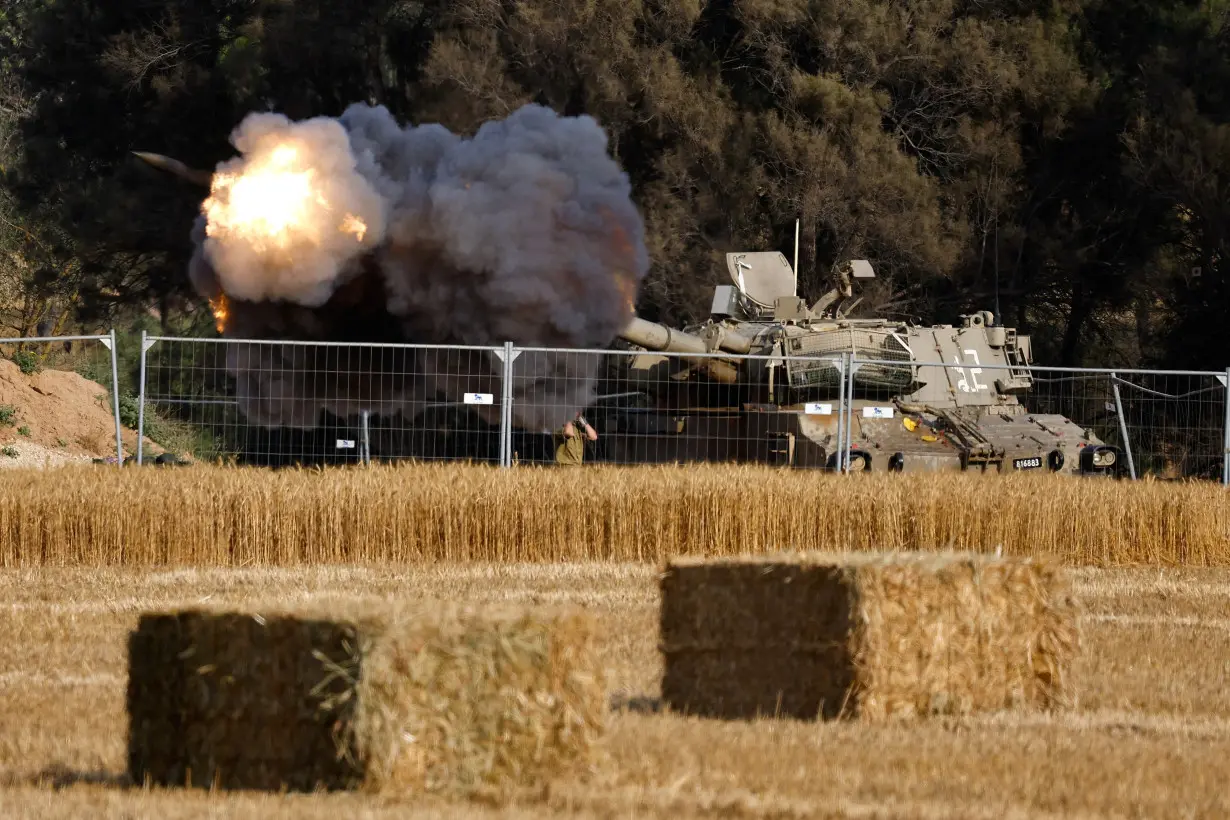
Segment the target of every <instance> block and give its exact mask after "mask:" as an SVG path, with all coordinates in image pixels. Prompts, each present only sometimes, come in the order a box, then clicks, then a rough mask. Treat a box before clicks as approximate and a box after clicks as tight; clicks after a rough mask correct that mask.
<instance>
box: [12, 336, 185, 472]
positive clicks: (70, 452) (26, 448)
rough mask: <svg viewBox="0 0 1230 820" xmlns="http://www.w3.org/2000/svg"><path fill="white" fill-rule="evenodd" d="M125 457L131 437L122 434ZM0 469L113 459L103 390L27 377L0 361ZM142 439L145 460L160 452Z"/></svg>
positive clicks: (56, 373)
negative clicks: (93, 459)
mask: <svg viewBox="0 0 1230 820" xmlns="http://www.w3.org/2000/svg"><path fill="white" fill-rule="evenodd" d="M121 439H122V440H123V442H124V455H125V456H128V455H132V454H135V453H136V448H137V434H136V432H134V431H132V430H128V429H124V430H123V431H122V434H121ZM0 448H4V449H3V450H2V451H0V468H2V467H22V466H42V465H43V464H44V463H46V464H63V463H69V462H78V461H81V462H88V461H89V460H90V459H92V458H112V459H114V458H115V411H114V408H113V405H112V403H111V397H110V395H109V394H108V392H107V388H105V387H103V386H102V385H101V384H99V383H98V382H92V381H90V380H89V379H86V378H84V377H82V376H80V375H78V374H76V373H71V372H68V371H64V370H44V371H42V372H40V373H35V374H33V375H30V376H27V375H26V374H25V373H22V372H21V370H20V369H19V368H18V367H17V365H16V364H14V363H13V362H11V361H9V360H7V359H0ZM162 449H163V448H161V447H159V446H158V445H157V444H155V443H154V442H152V441H150V440H149V437H148V436H147V437H146V438H145V446H144V450H145V453H146V454H149V455H154V454H157V453H161V452H162Z"/></svg>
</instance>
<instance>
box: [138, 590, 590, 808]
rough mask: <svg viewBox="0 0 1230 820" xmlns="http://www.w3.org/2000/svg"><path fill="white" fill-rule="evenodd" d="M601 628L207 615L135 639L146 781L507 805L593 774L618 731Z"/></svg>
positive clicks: (503, 620)
mask: <svg viewBox="0 0 1230 820" xmlns="http://www.w3.org/2000/svg"><path fill="white" fill-rule="evenodd" d="M595 637H596V631H595V629H594V623H593V621H592V619H591V618H590V617H589V616H588V615H586V614H585V613H574V612H566V611H551V612H543V611H528V610H513V609H508V608H503V609H488V610H480V611H473V610H470V609H463V608H460V607H456V606H452V607H448V608H446V609H444V610H439V609H437V610H436V611H427V610H425V609H423V608H419V609H415V610H412V609H409V608H401V609H390V610H388V611H385V612H381V613H375V614H363V615H356V616H355V617H349V618H347V617H308V616H306V615H302V614H298V615H297V614H277V615H274V614H269V615H265V616H264V617H262V616H261V615H258V614H255V613H243V612H211V611H208V610H201V609H198V610H190V611H184V612H178V613H171V614H153V613H147V614H145V615H143V616H142V617H141V619H140V621H139V624H138V627H137V629H136V630H135V631H134V632H133V633H132V634H131V635H130V639H129V680H128V715H129V738H128V763H129V772H130V774H131V776H132V777H133V779H134V782H136V783H143V782H149V783H151V784H155V785H168V786H177V785H192V786H200V787H218V788H223V789H261V790H283V789H285V790H291V791H312V790H340V789H359V790H365V791H378V792H386V793H388V792H392V793H401V794H407V793H409V794H413V793H435V794H442V795H448V796H453V797H457V796H468V797H474V798H480V799H489V800H495V801H502V800H507V799H512V798H514V797H515V796H517V795H518V794H524V793H526V792H530V793H532V792H534V791H535V790H540V789H541V788H543V787H544V786H545V784H546V783H548V782H549V781H550V780H552V779H553V778H555V777H557V776H566V775H570V774H571V775H581V776H583V775H584V774H586V773H587V772H588V771H589V769H590V768H591V767H592V765H593V764H594V763H595V761H596V756H597V754H598V747H599V742H600V740H601V736H602V734H603V732H604V730H605V710H606V703H605V684H604V680H603V674H602V669H601V666H600V664H599V662H598V659H597V657H596V654H595V646H594V643H595Z"/></svg>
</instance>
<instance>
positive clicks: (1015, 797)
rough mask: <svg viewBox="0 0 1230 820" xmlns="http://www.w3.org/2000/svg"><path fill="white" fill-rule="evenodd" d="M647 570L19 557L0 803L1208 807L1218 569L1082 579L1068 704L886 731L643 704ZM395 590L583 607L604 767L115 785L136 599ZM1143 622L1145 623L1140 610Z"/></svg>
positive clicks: (190, 602) (1229, 811) (136, 807)
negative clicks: (222, 788) (419, 786)
mask: <svg viewBox="0 0 1230 820" xmlns="http://www.w3.org/2000/svg"><path fill="white" fill-rule="evenodd" d="M657 570H658V568H656V567H654V566H648V565H642V564H617V563H599V564H588V565H544V564H521V565H487V564H476V563H469V564H464V565H445V564H440V565H434V566H433V565H422V566H417V567H413V568H409V567H404V566H401V567H395V566H384V567H366V568H364V567H343V566H335V567H318V568H297V569H230V570H223V569H211V570H195V569H172V570H159V571H151V570H117V569H94V568H90V569H75V568H74V569H26V570H13V571H9V572H6V573H2V574H0V612H3V613H4V617H5V627H6V630H5V640H4V641H3V642H0V816H5V817H40V818H44V817H65V818H67V817H103V818H111V817H114V818H121V817H158V818H161V819H162V820H174V819H175V818H187V817H202V816H214V817H250V818H258V817H259V818H291V817H295V818H321V820H333V818H337V817H360V816H361V817H390V818H391V817H410V818H428V817H459V818H487V817H508V818H522V817H524V818H530V817H535V818H545V819H547V820H554V818H563V817H592V818H615V817H669V818H672V820H674V818H689V817H743V818H752V817H755V818H769V817H772V818H795V817H820V818H824V817H843V818H853V817H858V818H867V817H911V818H915V817H917V818H949V817H960V818H988V819H990V818H994V819H995V820H1000V818H1017V817H1044V818H1045V817H1055V818H1058V817H1108V818H1109V817H1158V818H1169V817H1175V818H1179V817H1224V816H1227V815H1230V791H1228V790H1227V789H1226V787H1225V761H1226V759H1227V756H1228V755H1230V685H1227V684H1228V683H1230V661H1228V660H1227V658H1230V632H1228V631H1226V630H1224V629H1215V628H1204V627H1203V626H1201V625H1200V621H1201V619H1203V618H1204V617H1206V616H1207V617H1210V618H1212V619H1214V620H1221V621H1225V620H1227V619H1228V618H1230V570H1224V569H1207V570H1193V569H1182V570H1178V569H1157V568H1150V569H1126V570H1125V569H1110V570H1102V569H1080V570H1074V571H1073V575H1074V587H1075V588H1074V592H1075V594H1076V596H1077V597H1078V598H1079V599H1080V600H1081V601H1082V603H1083V604H1084V607H1085V609H1086V610H1087V611H1088V614H1089V617H1087V618H1085V620H1084V621H1083V622H1082V625H1081V628H1082V632H1083V633H1084V635H1085V636H1086V640H1085V641H1084V643H1085V647H1086V648H1085V650H1084V651H1083V652H1082V655H1081V657H1080V659H1079V661H1078V663H1077V667H1076V669H1075V670H1074V674H1075V675H1076V678H1077V682H1078V685H1077V687H1076V688H1077V691H1078V692H1079V700H1078V702H1077V703H1076V705H1075V707H1074V708H1072V709H1069V710H1065V711H1063V712H1060V713H1052V714H1037V713H1025V714H1021V713H1000V714H993V715H989V716H980V717H965V718H940V719H928V720H923V721H911V722H907V723H904V724H895V725H894V724H890V725H882V726H879V725H870V726H869V725H865V724H849V723H845V722H841V721H825V722H820V723H814V722H801V721H793V720H783V721H759V722H758V721H751V722H742V721H720V720H703V719H697V718H684V717H680V716H677V715H672V714H669V713H654V712H653V711H652V708H653V707H654V705H655V704H656V698H657V697H658V694H659V681H660V676H661V674H662V661H661V657H660V655H659V653H658V648H657V642H658V634H657V624H658V621H657V618H658V605H659V598H658V577H657ZM392 600H405V601H410V602H413V603H415V604H416V605H419V604H422V605H432V604H439V603H442V602H445V601H462V600H464V601H466V602H470V603H475V604H486V603H491V604H501V605H503V604H508V605H516V606H544V607H555V606H558V605H568V606H575V607H580V608H583V609H586V610H588V611H589V612H590V613H591V614H592V615H593V616H594V617H595V618H596V619H598V622H599V635H600V639H599V641H598V644H597V646H596V651H597V652H598V655H599V658H600V661H601V663H602V664H603V666H604V667H605V668H606V670H607V678H608V681H609V683H608V685H609V692H610V695H611V700H612V701H613V702H614V703H615V704H616V705H618V706H621V707H622V708H620V709H618V710H616V711H615V712H614V713H613V714H612V716H611V718H610V720H609V726H608V735H607V741H606V747H607V750H608V753H609V760H608V761H607V762H606V763H604V765H603V766H602V767H601V768H600V770H599V772H598V773H597V774H596V775H595V776H594V777H591V778H590V779H589V780H586V781H580V780H575V781H574V780H565V781H563V782H561V783H559V784H557V785H556V786H554V787H553V788H552V789H551V790H550V792H549V793H548V794H547V795H546V797H545V800H546V803H545V805H541V804H528V805H521V806H514V807H511V808H507V809H496V808H492V807H487V806H484V805H480V804H475V803H472V802H459V801H451V800H447V799H443V798H438V797H428V798H420V797H409V798H402V797H396V798H381V797H378V796H368V795H361V794H332V795H286V796H281V795H270V794H254V793H233V792H232V793H226V792H222V793H216V794H210V793H208V792H207V791H204V790H194V791H184V790H178V789H170V790H164V789H150V790H148V791H147V790H144V789H140V788H133V787H131V786H129V785H128V784H127V783H126V781H125V777H124V772H125V769H126V739H125V728H126V723H127V719H126V715H125V668H126V645H127V636H128V633H129V631H130V630H131V629H133V628H134V627H135V626H136V624H137V621H138V618H139V616H140V613H141V612H142V611H145V610H148V609H178V608H183V607H194V606H198V605H208V606H215V607H227V608H240V609H246V608H249V607H252V606H262V607H263V606H266V605H273V604H275V603H276V604H280V605H282V606H286V607H293V608H296V609H298V608H300V607H305V606H312V607H316V606H319V607H339V608H340V607H343V606H349V605H352V604H356V603H370V602H376V601H392ZM1142 618H1148V619H1149V620H1148V621H1147V622H1143V621H1142V620H1141V619H1142Z"/></svg>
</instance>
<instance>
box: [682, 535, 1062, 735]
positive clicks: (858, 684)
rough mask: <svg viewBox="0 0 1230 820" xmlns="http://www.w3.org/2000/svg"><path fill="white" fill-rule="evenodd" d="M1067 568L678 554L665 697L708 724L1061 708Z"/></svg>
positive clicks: (890, 558) (978, 559)
mask: <svg viewBox="0 0 1230 820" xmlns="http://www.w3.org/2000/svg"><path fill="white" fill-rule="evenodd" d="M1068 572H1069V571H1068V570H1065V569H1063V568H1061V567H1059V566H1057V565H1056V564H1055V563H1054V562H1053V561H1050V560H1044V559H1036V558H1016V557H1011V556H1010V557H997V556H993V555H991V556H987V555H978V554H970V553H910V552H899V553H876V552H861V553H853V554H846V555H832V554H829V555H826V554H799V555H771V556H763V557H758V556H743V557H738V558H720V559H712V560H701V559H686V558H685V559H678V560H675V561H671V562H670V563H669V564H668V565H667V567H666V570H665V571H664V572H663V574H662V585H661V596H662V619H661V636H662V644H661V651H662V654H663V660H664V669H663V677H662V699H663V701H664V702H665V703H666V704H668V705H669V706H670V708H671V709H672V710H673V711H677V712H682V713H686V714H695V715H703V716H710V717H733V718H751V717H757V716H760V715H783V716H792V717H800V718H814V717H817V716H821V715H822V716H824V717H828V718H833V717H839V716H841V717H848V718H854V719H857V720H862V721H866V722H883V721H886V720H891V719H894V718H911V717H917V716H920V715H937V714H948V715H972V714H979V713H985V712H995V711H1001V710H1011V709H1018V708H1019V709H1023V710H1033V709H1043V710H1047V709H1054V708H1062V707H1064V706H1066V705H1068V703H1069V700H1070V697H1069V696H1070V694H1071V693H1070V691H1069V676H1070V668H1071V665H1072V662H1073V660H1074V659H1075V657H1076V656H1077V654H1078V652H1079V643H1080V641H1079V637H1080V633H1079V630H1078V629H1077V628H1076V627H1077V623H1076V614H1077V603H1076V601H1075V600H1074V598H1073V596H1072V594H1071V589H1070V586H1069V582H1068Z"/></svg>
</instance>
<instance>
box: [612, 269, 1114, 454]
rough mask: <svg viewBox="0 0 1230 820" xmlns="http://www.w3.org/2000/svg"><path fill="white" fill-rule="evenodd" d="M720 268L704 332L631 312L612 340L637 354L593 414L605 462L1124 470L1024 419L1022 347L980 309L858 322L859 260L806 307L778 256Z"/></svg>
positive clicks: (1096, 442)
mask: <svg viewBox="0 0 1230 820" xmlns="http://www.w3.org/2000/svg"><path fill="white" fill-rule="evenodd" d="M726 266H727V272H728V274H729V276H730V279H731V284H728V285H719V286H717V287H716V288H715V289H714V294H713V305H712V308H711V311H710V317H709V319H708V320H707V321H705V322H704V323H702V324H700V325H697V326H695V327H688V328H684V329H683V330H677V329H673V328H668V327H666V326H664V325H660V324H657V323H655V322H650V321H646V320H644V319H639V318H637V319H634V320H633V321H632V322H631V323H630V324H629V326H628V327H627V328H626V329H625V330H624V331H623V333H622V334H621V338H622V339H623V340H624V341H625V342H626V343H628V345H629V347H630V350H631V351H632V352H631V353H630V354H629V355H623V356H615V357H612V366H611V368H610V370H609V372H608V373H607V374H606V376H607V380H606V381H605V382H604V385H603V388H604V393H605V395H604V396H603V397H602V398H601V399H600V401H599V403H598V404H597V405H596V407H595V408H594V409H593V411H592V412H591V416H592V417H595V418H596V419H597V422H598V424H599V425H600V432H601V436H602V440H603V442H604V443H603V446H602V447H601V448H600V449H601V453H600V456H599V457H600V458H601V459H602V460H606V461H614V462H621V463H641V462H687V461H736V462H766V463H774V464H783V465H792V466H802V467H821V468H828V469H840V468H843V467H844V468H847V469H850V470H886V471H899V472H913V471H935V470H971V469H972V470H983V471H987V470H993V471H1010V470H1014V469H1016V470H1022V469H1025V470H1033V469H1036V470H1042V471H1051V472H1062V473H1068V474H1099V475H1106V474H1114V473H1116V472H1117V469H1118V467H1119V464H1120V461H1121V459H1120V458H1119V453H1118V450H1117V449H1116V448H1115V447H1112V446H1109V445H1107V444H1106V443H1105V442H1103V441H1102V440H1100V439H1099V438H1098V437H1097V436H1095V435H1094V434H1093V433H1092V431H1089V430H1085V429H1083V428H1082V427H1081V426H1080V425H1078V424H1076V423H1075V422H1073V421H1072V420H1071V419H1068V418H1067V417H1065V416H1062V415H1055V414H1039V413H1033V412H1030V410H1029V408H1028V407H1027V404H1026V396H1027V394H1028V392H1029V390H1030V388H1031V386H1032V385H1033V378H1032V376H1031V372H1030V370H1029V365H1030V364H1031V355H1030V344H1029V337H1028V336H1025V335H1020V334H1018V333H1017V332H1016V331H1015V330H1014V329H1012V328H1007V327H1002V326H999V325H997V324H996V322H995V317H994V316H993V315H992V314H991V313H990V312H989V311H981V312H978V313H974V314H971V315H967V316H962V317H961V324H960V325H957V326H952V325H932V326H919V325H915V324H911V323H908V322H902V321H895V320H892V319H887V318H852V317H851V316H850V313H851V311H852V309H853V308H854V307H855V306H856V305H857V304H858V302H859V301H860V297H858V296H856V295H855V293H854V290H855V285H856V283H858V282H860V281H866V280H870V279H872V278H874V276H875V272H874V270H873V268H872V266H871V264H870V263H869V262H867V261H866V260H861V259H857V260H853V261H851V262H848V263H846V264H844V265H842V266H840V267H839V268H838V269H837V270H836V271H835V273H834V275H833V278H834V282H833V287H832V289H831V290H829V291H828V292H827V293H825V294H824V295H823V296H822V297H821V298H820V299H818V300H817V301H816V302H815V303H814V304H811V305H808V304H807V303H806V301H804V300H803V299H800V298H799V297H798V296H797V291H796V281H795V273H794V270H793V269H792V268H791V266H790V264H789V263H788V262H787V260H786V258H785V256H783V255H782V254H780V253H773V252H760V253H751V252H749V253H729V254H727V255H726ZM847 398H849V399H850V401H848V402H847V401H846V399H847ZM843 407H845V408H847V409H846V412H845V414H844V416H843V413H842V409H843Z"/></svg>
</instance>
